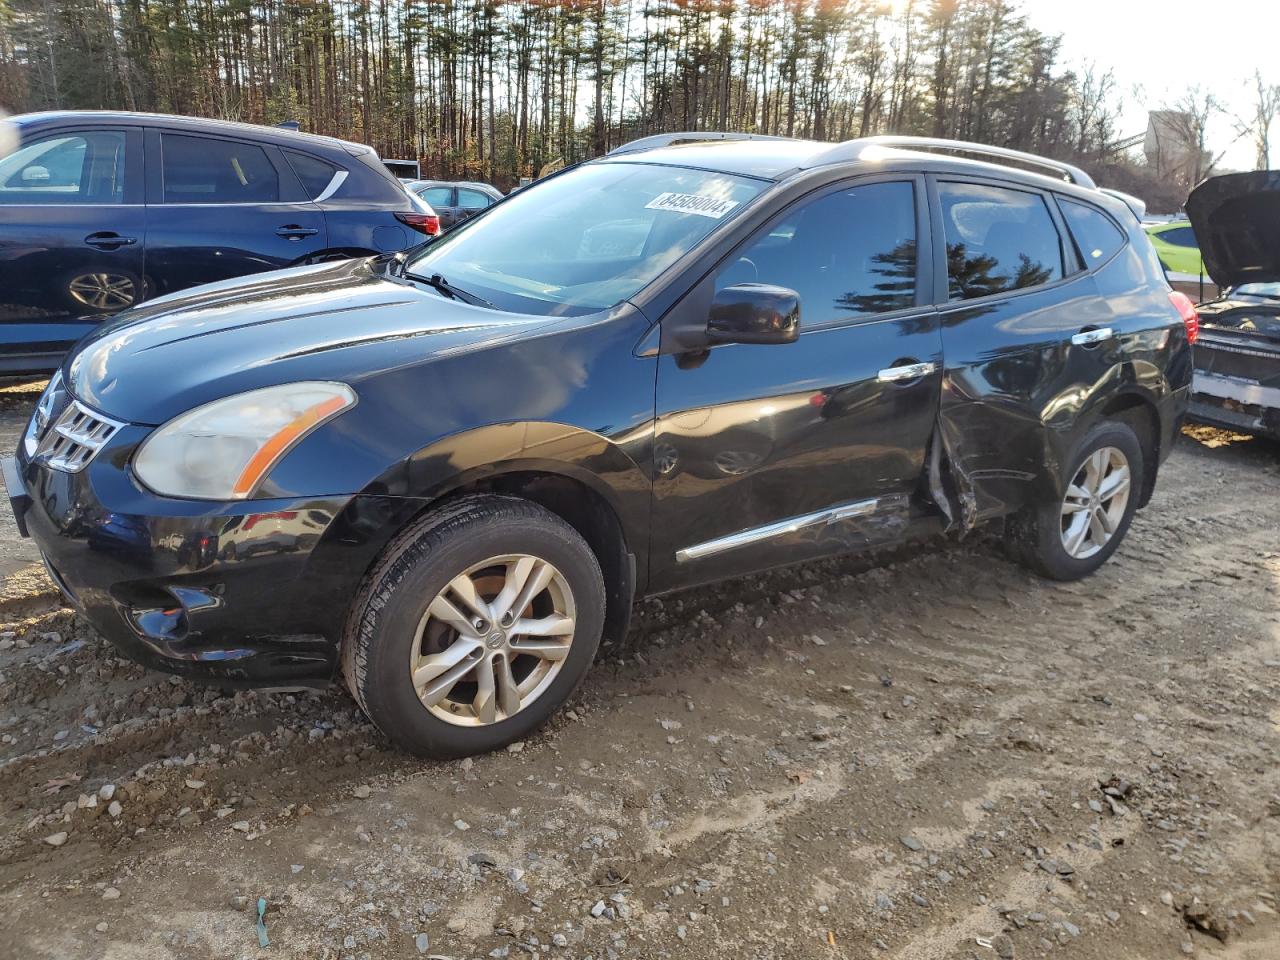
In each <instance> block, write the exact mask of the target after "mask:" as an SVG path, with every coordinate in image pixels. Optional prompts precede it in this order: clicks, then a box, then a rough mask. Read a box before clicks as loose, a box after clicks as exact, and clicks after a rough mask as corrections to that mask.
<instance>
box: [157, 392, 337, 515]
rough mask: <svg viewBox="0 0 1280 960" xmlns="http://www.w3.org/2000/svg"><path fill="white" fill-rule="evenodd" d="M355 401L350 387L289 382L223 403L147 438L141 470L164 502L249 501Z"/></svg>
mask: <svg viewBox="0 0 1280 960" xmlns="http://www.w3.org/2000/svg"><path fill="white" fill-rule="evenodd" d="M355 402H356V394H355V391H354V390H352V389H351V388H350V387H348V386H347V385H346V384H345V383H327V382H318V383H286V384H281V385H280V386H278V387H266V388H264V389H262V390H250V391H249V392H248V393H240V394H237V395H236V396H234V397H226V398H224V399H222V400H215V401H214V402H213V403H207V404H205V405H204V406H202V407H196V408H195V409H194V410H188V411H187V412H186V413H184V414H183V415H182V416H180V417H175V418H174V419H173V420H170V421H169V422H168V423H166V424H165V425H164V426H163V427H160V428H159V429H158V430H156V432H155V433H153V434H152V435H151V436H149V437H147V439H146V441H145V442H144V443H143V444H142V447H141V449H139V450H138V453H137V456H136V457H134V461H133V470H134V473H135V474H136V475H137V477H138V479H139V480H141V481H142V482H143V483H145V484H146V485H147V486H148V487H150V488H151V489H152V490H154V491H155V492H156V493H159V494H162V495H164V496H169V497H186V498H190V499H195V500H244V499H246V498H248V497H250V496H252V495H253V492H254V491H255V490H257V488H258V484H260V483H261V482H262V480H263V479H264V478H265V477H266V476H267V474H268V473H270V472H271V468H272V467H274V466H275V465H276V464H277V463H279V462H280V460H281V458H282V457H284V455H285V454H286V453H288V452H289V451H290V450H291V449H292V448H293V447H294V445H295V444H297V443H298V442H299V441H300V440H301V439H302V438H303V437H305V436H306V435H307V434H309V433H310V432H311V431H312V430H314V429H315V428H316V427H318V426H320V424H322V423H324V422H325V421H327V420H330V419H332V418H333V417H336V416H337V415H338V414H340V413H341V412H342V411H343V410H346V409H347V408H348V407H351V406H354V405H355Z"/></svg>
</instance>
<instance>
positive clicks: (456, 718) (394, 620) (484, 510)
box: [342, 495, 605, 759]
mask: <svg viewBox="0 0 1280 960" xmlns="http://www.w3.org/2000/svg"><path fill="white" fill-rule="evenodd" d="M604 615H605V591H604V579H603V577H602V575H601V573H600V565H599V563H598V562H597V560H596V557H595V554H594V553H592V551H591V548H590V547H589V546H588V545H587V543H586V541H585V540H583V538H582V536H581V535H580V534H579V533H578V532H577V531H576V530H574V529H573V528H572V527H571V526H569V525H568V524H567V523H565V522H564V521H563V520H561V519H560V518H559V517H557V516H556V515H555V514H553V513H551V512H550V511H549V510H546V509H545V508H543V507H541V506H539V505H538V504H535V503H531V502H529V501H526V500H519V499H516V498H512V497H499V496H487V495H476V496H467V497H463V498H461V499H459V500H457V501H455V502H453V503H451V504H448V505H446V506H444V507H443V508H441V509H440V510H438V511H435V512H433V513H431V514H428V515H427V516H426V517H424V518H423V519H421V520H419V521H418V522H417V523H415V524H413V525H412V526H411V527H409V528H408V529H407V530H406V531H405V532H404V533H402V534H401V535H400V536H399V537H397V538H396V539H395V540H394V541H393V542H392V543H391V544H390V545H389V546H388V548H387V550H386V552H385V553H384V555H383V557H382V559H381V560H380V561H379V562H378V563H377V564H376V565H375V567H374V568H373V570H372V571H371V572H370V574H369V576H368V577H367V578H366V580H365V583H364V586H363V587H362V588H361V590H360V592H359V594H358V595H357V596H356V598H355V601H354V602H353V604H352V607H351V611H350V614H349V615H348V619H347V624H346V629H345V632H344V638H343V647H342V660H343V674H344V676H345V678H346V681H347V685H348V687H349V689H350V690H351V692H352V695H353V696H354V697H355V699H356V702H357V703H358V704H359V705H360V708H361V709H362V710H363V711H364V712H365V714H367V715H368V717H369V719H370V720H372V721H373V722H374V724H376V725H377V727H378V728H379V729H380V730H381V731H382V732H383V733H384V734H386V735H387V737H388V738H390V739H391V740H392V741H393V742H394V743H395V744H396V745H397V746H399V747H401V748H402V749H404V750H407V751H408V752H410V753H413V754H416V755H418V756H423V757H433V758H438V759H448V758H453V757H462V756H468V755H470V754H476V753H484V752H486V751H489V750H496V749H498V748H500V747H503V746H506V745H507V744H509V743H512V742H514V741H516V740H520V739H522V738H524V737H527V736H528V735H529V734H531V733H533V732H534V731H535V730H537V729H538V728H539V727H541V726H542V725H543V724H544V723H545V722H546V721H547V719H548V718H549V717H550V716H551V714H552V713H553V712H554V711H555V710H556V708H558V707H559V706H560V705H561V704H562V703H564V701H565V700H566V699H568V697H569V696H570V694H572V693H573V691H574V689H575V688H576V687H577V686H578V684H579V683H580V682H581V680H582V678H583V677H584V676H585V675H586V672H587V670H588V668H589V667H590V666H591V662H592V660H593V659H594V658H595V653H596V648H597V647H598V646H599V643H600V635H601V632H602V630H603V626H604Z"/></svg>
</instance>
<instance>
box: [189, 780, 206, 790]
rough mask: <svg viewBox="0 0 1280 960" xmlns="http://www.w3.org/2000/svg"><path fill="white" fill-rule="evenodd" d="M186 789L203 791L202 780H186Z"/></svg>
mask: <svg viewBox="0 0 1280 960" xmlns="http://www.w3.org/2000/svg"><path fill="white" fill-rule="evenodd" d="M187 789H188V790H203V789H204V781H203V780H188V781H187Z"/></svg>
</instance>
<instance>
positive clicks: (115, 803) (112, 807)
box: [107, 800, 124, 819]
mask: <svg viewBox="0 0 1280 960" xmlns="http://www.w3.org/2000/svg"><path fill="white" fill-rule="evenodd" d="M107 813H109V814H111V817H112V818H113V819H114V818H116V817H118V816H120V814H122V813H124V807H122V806H120V801H119V800H112V801H111V803H110V804H109V805H108V806H107Z"/></svg>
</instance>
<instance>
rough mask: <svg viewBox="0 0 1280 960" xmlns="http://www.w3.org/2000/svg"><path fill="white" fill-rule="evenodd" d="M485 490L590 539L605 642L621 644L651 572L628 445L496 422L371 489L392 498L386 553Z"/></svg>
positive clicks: (642, 503)
mask: <svg viewBox="0 0 1280 960" xmlns="http://www.w3.org/2000/svg"><path fill="white" fill-rule="evenodd" d="M477 493H481V494H483V493H490V494H494V495H498V496H510V497H519V498H521V499H525V500H529V501H531V502H534V503H537V504H539V505H540V506H542V507H544V508H545V509H547V510H549V511H551V512H552V513H553V514H555V515H556V516H558V517H560V518H561V519H562V520H564V521H565V522H566V523H568V524H569V525H570V526H571V527H573V528H574V529H575V530H577V531H578V533H580V534H581V535H582V537H583V539H585V540H586V541H587V544H588V545H589V546H590V547H591V549H592V552H593V553H594V554H595V556H596V559H597V561H598V562H599V564H600V569H601V572H602V573H603V574H604V579H605V591H606V596H607V600H608V605H607V608H606V614H605V632H604V637H605V639H617V640H620V639H621V638H622V637H623V636H625V634H626V631H627V627H628V624H629V622H630V614H631V604H632V601H633V600H634V598H635V597H636V596H637V595H639V594H641V593H642V592H643V590H644V589H645V583H646V580H647V574H648V517H649V479H648V476H647V475H646V474H645V472H644V471H643V470H642V469H641V468H640V466H639V465H638V464H637V463H636V462H635V460H633V459H632V458H631V456H629V455H628V454H627V453H626V452H624V450H623V447H622V445H621V444H620V443H617V442H614V441H611V440H609V439H607V438H605V437H603V436H601V435H600V434H597V433H593V432H591V431H588V430H584V429H581V428H578V427H573V426H570V425H566V424H559V423H544V422H533V423H507V424H494V425H490V426H487V427H481V428H478V429H476V430H472V431H467V432H465V433H461V434H457V435H453V436H450V437H446V438H443V439H441V440H439V441H436V442H435V443H433V444H431V445H429V446H427V447H425V448H424V449H422V450H420V451H418V452H417V453H415V454H414V455H413V456H411V457H408V458H406V459H405V460H404V461H403V462H401V463H400V464H399V465H398V466H397V468H395V469H394V470H392V471H389V472H388V473H387V474H385V475H384V476H383V477H381V478H379V480H377V481H376V482H374V483H372V484H370V485H369V487H367V488H366V489H365V491H363V494H364V498H369V499H378V500H383V501H385V500H386V499H388V498H390V499H392V500H393V501H394V502H396V503H398V504H400V509H395V510H393V511H390V513H389V514H388V516H389V519H390V521H391V522H390V523H388V525H387V526H386V528H385V529H384V530H383V531H381V533H380V536H379V539H380V540H381V541H382V547H380V548H379V550H378V551H377V555H375V556H374V557H373V558H372V559H371V560H370V562H369V564H368V567H367V568H366V570H365V571H364V572H363V574H362V576H366V575H367V573H368V570H369V569H372V567H373V566H374V565H375V564H376V562H377V556H380V555H381V553H382V550H383V549H385V544H387V543H390V542H391V541H392V540H393V539H394V538H395V536H396V534H398V533H399V532H400V531H401V530H403V529H405V528H406V527H407V526H408V525H409V524H412V523H414V522H416V521H417V520H419V519H420V518H421V517H422V516H423V515H425V514H427V513H429V512H431V511H434V510H438V509H440V508H441V507H442V506H445V505H447V504H448V503H450V502H452V501H454V500H456V499H458V498H459V497H463V496H468V495H472V494H477Z"/></svg>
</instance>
